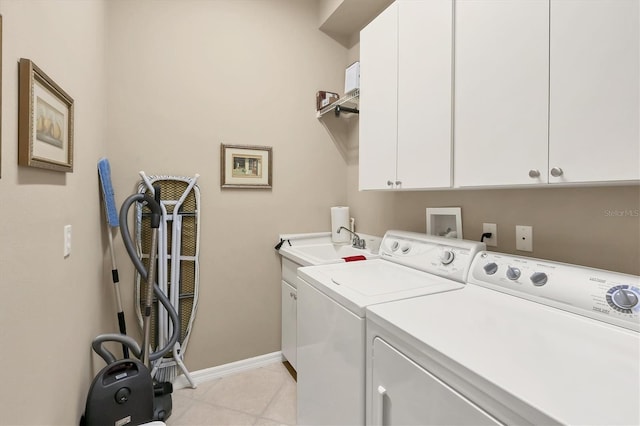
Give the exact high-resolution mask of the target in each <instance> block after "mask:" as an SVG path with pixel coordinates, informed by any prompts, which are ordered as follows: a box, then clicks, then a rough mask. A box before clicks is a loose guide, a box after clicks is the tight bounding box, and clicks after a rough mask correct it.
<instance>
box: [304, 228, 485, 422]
mask: <svg viewBox="0 0 640 426" xmlns="http://www.w3.org/2000/svg"><path fill="white" fill-rule="evenodd" d="M482 249H484V244H482V243H477V242H471V241H464V240H456V239H448V238H442V237H435V236H429V235H426V234H418V233H412V232H402V231H388V232H387V233H386V234H385V236H384V239H383V241H382V244H381V246H380V253H379V254H380V258H379V259H373V260H365V261H359V262H347V263H341V264H332V265H322V266H310V267H304V268H300V269H298V279H297V287H298V332H297V345H298V347H297V349H298V350H297V355H298V359H297V373H298V385H297V393H298V398H297V400H298V424H299V425H310V424H314V425H363V424H364V423H365V363H366V358H365V324H366V323H365V308H366V307H367V306H371V305H374V304H377V303H384V302H389V301H392V300H398V299H405V298H412V297H417V296H424V295H428V294H434V293H441V292H449V291H453V290H458V289H460V288H462V287H463V286H464V282H465V280H466V277H467V274H468V271H469V267H470V265H471V260H472V259H473V257H474V255H475V254H476V253H477V252H478V251H479V250H482Z"/></svg>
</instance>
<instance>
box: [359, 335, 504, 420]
mask: <svg viewBox="0 0 640 426" xmlns="http://www.w3.org/2000/svg"><path fill="white" fill-rule="evenodd" d="M369 386H371V387H372V389H371V391H372V395H373V400H372V404H371V407H369V410H370V411H369V422H370V423H371V424H376V425H422V426H427V425H444V424H446V425H499V424H500V422H498V421H497V420H496V419H494V418H493V417H492V416H490V415H489V414H487V413H486V412H485V411H483V410H482V409H481V408H480V407H478V406H477V405H476V404H474V403H473V402H471V401H469V400H468V399H467V398H465V397H464V396H463V395H461V394H460V393H458V392H457V391H456V390H455V389H452V388H451V387H449V386H448V385H447V384H446V383H444V382H442V381H441V380H440V379H438V378H437V377H435V376H434V375H432V374H431V373H430V372H429V371H427V370H425V369H423V368H422V367H420V366H419V365H417V364H416V363H414V362H413V361H412V360H410V359H409V358H407V357H406V356H404V355H403V354H402V353H400V352H398V351H397V350H396V349H394V348H393V347H391V346H389V345H388V344H387V343H386V342H384V341H383V340H380V339H379V338H376V339H375V340H374V342H373V367H372V382H371V383H370V384H369Z"/></svg>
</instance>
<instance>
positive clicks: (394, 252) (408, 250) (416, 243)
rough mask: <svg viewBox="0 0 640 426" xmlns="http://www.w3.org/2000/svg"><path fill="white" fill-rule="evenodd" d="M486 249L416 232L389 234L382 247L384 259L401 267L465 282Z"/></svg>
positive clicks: (381, 252) (464, 242)
mask: <svg viewBox="0 0 640 426" xmlns="http://www.w3.org/2000/svg"><path fill="white" fill-rule="evenodd" d="M485 248H486V246H485V244H484V243H479V242H477V241H467V240H461V239H460V240H459V239H455V238H444V237H438V236H433V235H427V234H420V233H417V232H406V231H387V232H386V234H385V235H384V238H383V240H382V243H381V244H380V251H379V254H380V256H381V257H382V258H384V259H386V260H389V261H391V262H395V263H398V264H400V265H404V266H408V267H410V268H414V269H418V270H420V271H424V272H428V273H430V274H434V275H439V276H441V277H445V278H449V279H452V280H455V281H458V282H465V281H466V280H467V275H468V272H469V268H470V267H471V262H472V261H473V257H474V256H475V255H476V253H478V252H479V251H481V250H484V249H485Z"/></svg>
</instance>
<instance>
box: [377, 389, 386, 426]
mask: <svg viewBox="0 0 640 426" xmlns="http://www.w3.org/2000/svg"><path fill="white" fill-rule="evenodd" d="M377 391H378V392H377V397H378V410H377V411H376V416H377V419H376V420H377V422H376V423H375V424H377V425H380V426H382V425H383V424H384V397H385V395H386V394H387V390H386V389H385V388H384V387H383V386H382V385H380V386H378V389H377Z"/></svg>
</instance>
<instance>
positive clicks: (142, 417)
mask: <svg viewBox="0 0 640 426" xmlns="http://www.w3.org/2000/svg"><path fill="white" fill-rule="evenodd" d="M155 196H156V199H154V198H151V197H150V196H149V195H146V194H134V195H132V196H130V197H129V198H127V199H126V200H125V202H124V203H123V204H122V207H121V209H120V232H121V235H122V240H123V243H124V245H125V248H126V249H127V253H128V254H129V257H131V260H132V262H133V264H134V266H135V268H136V270H137V271H138V272H139V273H140V275H141V276H142V277H143V278H144V279H145V280H146V282H147V291H146V298H145V301H144V318H143V341H142V345H141V346H139V345H138V342H136V341H135V340H134V339H133V338H131V337H129V336H126V335H124V334H102V335H99V336H97V337H96V338H95V339H94V340H93V343H92V345H91V346H92V348H93V350H94V351H95V352H96V353H97V354H98V355H100V356H101V357H102V359H104V360H105V362H106V363H107V366H106V367H104V368H103V369H102V370H101V371H100V372H99V373H98V375H97V376H96V377H95V378H94V380H93V382H92V383H91V386H90V388H89V392H88V396H87V403H86V407H85V414H84V416H83V418H82V420H81V421H80V424H81V425H87V426H92V425H115V426H124V425H139V424H143V423H148V422H152V421H164V420H166V419H168V418H169V416H170V415H171V409H172V402H171V393H172V392H173V386H172V385H171V383H170V382H163V383H154V381H153V379H152V377H151V372H150V369H151V362H153V361H155V360H157V359H160V358H162V357H163V356H165V355H166V354H167V353H168V352H169V351H171V350H172V349H173V347H174V345H175V344H176V342H177V341H178V339H179V337H180V336H179V335H180V319H179V317H178V313H177V312H176V310H175V308H174V307H173V305H172V304H171V301H170V300H169V298H168V297H167V296H166V295H165V294H164V293H163V292H162V290H161V289H160V287H159V286H158V284H157V283H156V273H155V269H156V260H157V245H158V227H159V226H160V219H161V215H162V210H161V207H160V203H159V201H158V200H159V197H160V188H159V187H158V188H156V191H155ZM136 202H139V203H143V204H144V205H146V207H148V208H149V209H150V211H151V214H150V218H151V228H152V235H151V250H150V252H149V262H148V265H149V268H148V270H147V268H146V267H145V265H144V263H143V261H142V260H141V259H140V258H139V257H138V254H137V253H136V249H135V246H134V243H133V241H132V239H131V235H130V233H129V226H128V213H129V208H130V207H131V206H132V205H133V204H134V203H136ZM154 294H155V296H156V297H157V298H158V301H159V302H160V303H161V304H162V305H163V306H164V308H165V309H166V311H167V313H168V315H169V318H170V319H171V322H172V324H173V334H172V335H171V337H170V338H169V340H168V341H167V344H166V345H165V346H164V347H163V348H161V349H158V350H157V351H156V352H150V344H149V342H150V335H151V311H152V303H153V295H154ZM106 342H117V343H120V344H122V345H123V346H126V347H127V348H128V349H129V352H130V353H132V354H133V355H134V356H135V357H136V358H137V359H136V358H133V357H130V358H125V359H121V360H117V359H116V357H115V356H114V355H113V354H112V353H111V352H110V351H109V350H108V349H106V348H105V346H104V344H105V343H106Z"/></svg>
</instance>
